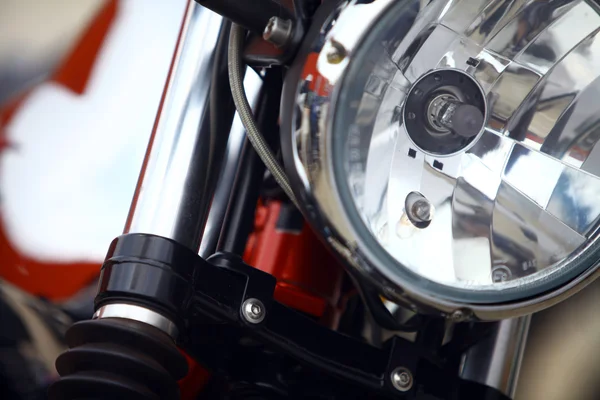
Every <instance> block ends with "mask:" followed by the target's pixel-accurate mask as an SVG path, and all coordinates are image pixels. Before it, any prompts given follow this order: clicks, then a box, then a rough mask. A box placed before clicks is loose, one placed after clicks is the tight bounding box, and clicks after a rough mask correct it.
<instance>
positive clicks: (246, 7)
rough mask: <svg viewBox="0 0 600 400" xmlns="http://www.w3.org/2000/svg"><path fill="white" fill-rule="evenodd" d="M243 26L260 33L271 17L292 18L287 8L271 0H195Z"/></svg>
mask: <svg viewBox="0 0 600 400" xmlns="http://www.w3.org/2000/svg"><path fill="white" fill-rule="evenodd" d="M196 2H197V3H199V4H201V5H203V6H204V7H206V8H208V9H210V10H212V11H214V12H216V13H217V14H220V15H222V16H223V17H225V18H227V19H229V20H231V21H233V22H235V23H236V24H238V25H241V26H243V27H244V28H246V29H248V30H250V31H252V32H255V33H257V34H259V35H262V33H263V31H264V30H265V27H266V26H267V23H268V22H269V19H270V18H271V17H280V18H284V19H292V18H293V17H292V13H291V12H290V10H289V9H287V8H286V7H285V6H282V5H281V4H279V3H277V2H276V1H273V0H196Z"/></svg>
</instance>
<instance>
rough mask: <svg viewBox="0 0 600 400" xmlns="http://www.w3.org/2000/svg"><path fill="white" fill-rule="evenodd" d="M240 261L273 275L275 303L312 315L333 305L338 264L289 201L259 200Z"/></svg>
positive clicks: (337, 295) (338, 284)
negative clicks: (250, 232) (262, 201)
mask: <svg viewBox="0 0 600 400" xmlns="http://www.w3.org/2000/svg"><path fill="white" fill-rule="evenodd" d="M244 261H245V262H246V263H248V264H249V265H252V266H254V267H256V268H258V269H260V270H262V271H264V272H267V273H269V274H271V275H273V276H275V278H277V286H276V288H275V299H276V300H277V301H279V302H280V303H283V304H285V305H287V306H289V307H291V308H294V309H296V310H299V311H302V312H304V313H307V314H310V315H312V316H315V317H323V316H324V315H326V311H332V310H334V309H335V308H336V307H337V305H338V301H339V298H340V288H341V283H342V278H343V274H344V273H343V270H342V268H341V266H340V265H339V263H338V261H337V260H336V259H335V257H334V256H333V255H332V254H331V253H329V250H327V248H326V247H325V246H324V245H323V243H321V241H320V240H319V239H318V238H317V237H316V235H315V234H314V233H313V231H312V230H311V229H310V227H309V226H308V225H307V224H306V223H305V222H304V219H303V217H302V214H301V213H300V212H299V211H298V210H297V209H296V208H295V207H294V206H292V205H288V204H285V203H282V202H280V201H269V202H268V203H266V204H259V206H258V208H257V211H256V219H255V229H254V233H252V234H251V235H250V238H249V240H248V244H247V246H246V251H245V254H244Z"/></svg>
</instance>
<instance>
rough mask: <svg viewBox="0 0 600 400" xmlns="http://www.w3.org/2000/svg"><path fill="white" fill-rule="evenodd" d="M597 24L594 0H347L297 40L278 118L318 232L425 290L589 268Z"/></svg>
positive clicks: (440, 294) (498, 289)
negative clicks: (286, 128)
mask: <svg viewBox="0 0 600 400" xmlns="http://www.w3.org/2000/svg"><path fill="white" fill-rule="evenodd" d="M357 27H362V28H360V29H359V28H357ZM599 33H600V8H599V7H598V5H597V4H595V2H593V1H575V0H546V1H541V0H512V1H508V0H493V1H489V0H454V1H452V0H435V1H431V2H429V1H418V0H411V1H397V2H395V1H390V0H375V1H371V2H365V3H364V4H363V2H361V1H350V2H348V4H347V5H346V6H345V7H344V8H341V9H339V10H338V11H337V13H335V14H334V15H333V16H332V18H331V19H330V20H329V21H328V22H327V23H325V25H324V27H323V28H322V30H321V31H320V32H319V33H318V34H316V35H315V37H316V39H315V38H314V37H313V38H312V39H309V40H312V44H311V48H310V50H309V52H308V53H309V54H308V55H307V57H306V59H305V60H303V61H302V63H303V65H302V68H301V69H302V72H300V73H299V79H300V84H297V83H296V87H297V92H296V97H295V104H294V106H293V107H294V111H293V116H292V118H290V127H291V132H290V135H293V137H292V139H293V141H292V144H293V145H294V147H295V150H294V153H293V155H294V157H295V163H294V166H293V168H292V169H293V170H294V172H295V174H296V175H297V176H298V177H299V178H300V179H302V181H303V183H304V185H305V189H306V193H305V198H307V200H308V201H309V202H312V203H313V204H311V206H312V207H313V209H315V210H316V211H315V212H313V214H314V217H315V218H314V219H315V221H320V224H321V227H322V228H325V229H323V232H324V234H326V235H327V236H329V237H330V238H334V239H335V240H337V239H339V240H340V241H341V242H343V244H344V245H345V247H346V248H347V249H348V250H349V252H350V253H351V254H353V256H352V257H350V258H351V259H352V260H353V263H354V264H355V266H356V264H359V265H357V267H358V268H360V269H361V270H363V272H366V273H367V274H368V275H370V276H371V278H373V279H374V280H378V281H380V282H384V283H383V286H384V287H386V288H387V289H390V286H392V290H391V291H392V292H394V291H398V290H400V289H402V290H404V291H406V292H408V293H409V294H412V295H413V297H415V296H416V297H419V296H421V297H423V298H421V299H420V300H424V298H426V301H425V302H427V303H430V302H433V303H438V304H437V305H439V302H440V301H441V300H440V299H444V300H448V301H456V302H459V303H487V304H490V303H492V304H493V303H502V302H507V301H515V300H521V299H524V298H530V297H532V296H540V295H541V294H542V293H544V292H548V291H552V290H556V289H557V288H560V287H561V286H564V285H567V284H568V282H573V280H574V279H577V278H578V277H579V278H581V277H582V276H583V275H585V274H590V273H591V272H590V271H591V270H592V269H593V268H595V264H596V262H597V258H598V256H597V254H596V253H595V243H596V242H597V239H598V230H597V228H598V220H599V219H600V201H599V200H600V178H599V177H600V145H598V142H599V140H600V103H599V102H598V99H600V79H598V78H599V77H600V36H599ZM311 54H312V55H311ZM332 55H333V57H332ZM296 79H297V78H296ZM290 108H292V106H290ZM482 116H483V118H482ZM481 121H483V122H481ZM477 132H479V133H477ZM288 140H289V139H288ZM411 196H413V198H415V197H414V196H420V197H418V198H419V203H418V205H419V207H417V208H415V207H412V206H411V207H408V206H407V204H409V203H410V204H414V201H412V202H409V201H408V200H407V199H409V198H411ZM335 201H339V203H340V204H341V206H339V208H340V209H336V206H335V205H333V204H332V202H335ZM433 210H434V212H433ZM425 212H427V213H428V214H426V215H427V217H428V218H430V220H429V221H428V223H427V224H425V225H423V224H419V223H415V221H420V219H419V213H421V214H423V213H425ZM414 213H417V214H414ZM423 215H425V214H423ZM421 219H422V218H421ZM329 229H331V232H332V233H329ZM356 260H360V262H357V261H356ZM372 267H375V269H376V270H377V274H380V275H383V277H381V276H380V277H378V278H376V277H374V275H373V272H372V271H371V268H372ZM369 271H370V272H369ZM423 278H425V279H423ZM432 299H434V300H432Z"/></svg>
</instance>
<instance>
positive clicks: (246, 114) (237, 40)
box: [227, 24, 298, 207]
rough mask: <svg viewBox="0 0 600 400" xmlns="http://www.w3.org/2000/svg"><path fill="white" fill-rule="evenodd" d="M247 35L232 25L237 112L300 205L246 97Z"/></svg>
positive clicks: (263, 157) (255, 144)
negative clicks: (244, 56)
mask: <svg viewBox="0 0 600 400" xmlns="http://www.w3.org/2000/svg"><path fill="white" fill-rule="evenodd" d="M245 37H246V35H245V30H244V28H243V27H241V26H240V25H237V24H233V25H232V26H231V34H230V35H229V50H228V53H227V54H228V58H229V60H228V62H227V66H228V69H229V84H230V86H231V94H232V97H233V102H234V103H235V107H236V109H237V112H238V114H239V116H240V119H241V120H242V124H243V125H244V128H246V132H247V136H248V140H249V141H250V143H251V144H252V147H254V149H255V150H256V153H258V155H259V157H260V159H261V160H262V161H263V162H264V163H265V165H266V166H267V169H268V170H269V171H270V172H271V174H272V175H273V177H274V178H275V181H277V183H278V184H279V186H281V188H282V189H283V191H284V192H285V194H286V195H287V196H288V197H289V198H290V200H291V201H292V203H294V204H295V205H296V207H298V202H297V200H296V196H295V195H294V192H293V191H292V187H291V186H290V181H289V179H288V177H287V175H286V174H285V172H284V170H283V168H282V167H281V165H279V163H278V162H277V159H276V158H275V156H274V155H273V152H271V149H270V148H269V145H268V144H267V142H266V141H265V138H264V137H263V135H262V134H261V133H260V131H259V130H258V126H257V125H256V121H255V120H254V115H253V114H252V108H251V107H250V103H248V98H247V97H246V92H245V90H244V81H243V78H242V51H243V49H244V40H245Z"/></svg>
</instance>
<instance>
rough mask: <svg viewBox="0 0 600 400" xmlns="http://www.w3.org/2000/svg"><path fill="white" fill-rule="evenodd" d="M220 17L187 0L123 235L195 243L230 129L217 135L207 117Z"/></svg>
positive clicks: (199, 235) (202, 228)
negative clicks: (142, 235) (176, 43)
mask: <svg viewBox="0 0 600 400" xmlns="http://www.w3.org/2000/svg"><path fill="white" fill-rule="evenodd" d="M222 22H223V18H222V17H220V16H219V15H217V14H215V13H213V12H212V11H209V10H208V9H206V8H204V7H202V6H200V5H198V4H197V3H196V2H194V1H190V3H189V5H188V8H187V11H186V15H185V20H184V23H183V27H182V30H181V33H180V37H179V42H178V45H177V50H176V52H175V56H174V59H173V62H172V65H171V71H170V73H169V77H168V80H167V84H166V87H165V92H164V94H163V99H162V102H161V106H160V109H159V112H158V116H157V119H156V122H155V126H154V131H153V133H152V136H151V138H150V143H149V144H148V150H147V153H146V158H145V160H144V165H143V167H142V172H141V174H140V179H139V182H138V186H137V189H136V193H135V196H134V199H133V202H132V206H131V210H130V213H129V218H128V220H127V223H126V226H125V233H148V234H154V235H158V236H163V237H166V238H169V239H173V240H175V241H177V242H179V243H181V244H183V245H185V246H187V247H189V248H190V249H192V250H194V251H198V249H199V247H200V240H201V239H202V234H203V230H204V226H205V224H206V219H207V215H208V210H209V208H210V204H211V201H212V198H213V194H214V186H215V185H214V183H215V181H216V179H217V177H218V174H219V170H220V164H221V161H222V159H223V156H224V154H223V153H224V151H225V148H226V144H227V139H228V133H229V130H228V129H227V131H223V132H214V129H211V126H210V125H211V121H210V115H209V114H210V112H209V99H210V86H211V76H212V74H213V68H214V63H213V61H214V53H215V47H216V46H217V41H218V37H219V32H220V28H221V24H222ZM133 117H135V116H133ZM215 133H218V134H215Z"/></svg>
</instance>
